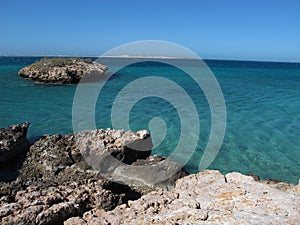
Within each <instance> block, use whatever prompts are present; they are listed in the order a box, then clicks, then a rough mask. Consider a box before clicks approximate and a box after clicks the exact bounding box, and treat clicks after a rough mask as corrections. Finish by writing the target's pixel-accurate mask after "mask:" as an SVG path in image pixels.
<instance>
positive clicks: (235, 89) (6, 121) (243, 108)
mask: <svg viewBox="0 0 300 225" xmlns="http://www.w3.org/2000/svg"><path fill="white" fill-rule="evenodd" d="M36 60H38V58H34V57H0V102H1V108H0V126H1V127H6V126H8V125H10V124H16V123H20V122H24V121H30V122H31V126H30V129H29V134H28V136H29V138H30V140H31V141H33V140H36V139H37V138H38V137H39V136H41V135H42V134H45V133H48V134H54V133H70V132H72V131H73V128H72V104H73V98H74V93H75V90H76V87H77V86H76V85H64V86H63V85H55V86H52V85H42V84H33V83H32V82H31V81H28V80H23V79H21V78H20V77H19V76H18V75H17V72H18V70H19V69H20V68H22V67H24V66H25V65H29V64H30V63H32V62H34V61H36ZM107 60H108V61H107ZM109 60H110V61H109ZM103 63H104V64H109V65H117V64H118V61H117V60H116V59H106V61H105V60H104V61H103ZM206 63H207V64H208V65H209V67H210V68H211V70H212V71H213V73H214V74H215V76H216V78H217V80H218V82H219V84H220V86H221V88H222V91H223V95H224V98H225V102H226V108H227V129H226V134H225V138H224V142H223V145H222V147H221V149H220V151H219V154H218V156H217V158H216V159H215V161H214V162H213V163H212V164H211V166H210V168H211V169H219V170H221V171H222V172H224V173H226V172H230V171H240V172H243V173H254V174H258V175H259V176H261V177H262V178H272V179H280V180H284V181H288V182H294V183H297V182H298V179H299V177H300V175H299V174H300V138H299V137H300V88H299V85H300V64H289V63H262V62H239V61H213V60H208V61H206ZM182 65H183V66H190V67H191V66H193V65H192V63H191V62H188V63H186V64H185V62H184V61H183V62H182ZM145 76H159V77H164V78H167V79H171V80H173V81H174V82H176V83H177V84H179V85H180V86H181V87H182V88H183V89H184V90H185V91H186V92H187V94H188V95H189V96H190V97H191V99H192V100H193V102H194V104H195V106H196V109H197V112H198V115H199V119H200V124H201V126H200V127H201V132H200V137H199V142H198V145H197V148H196V150H195V152H194V154H193V156H192V157H191V159H190V161H189V163H188V164H187V165H186V168H187V169H188V170H189V171H190V172H196V171H197V168H198V164H199V161H200V159H201V156H202V154H203V150H204V149H205V147H206V144H207V141H208V137H209V132H210V128H211V127H210V125H211V124H210V123H211V118H210V110H209V106H208V103H207V100H206V98H205V96H204V94H203V93H202V91H201V89H199V87H198V86H197V85H196V84H195V82H194V81H193V80H192V79H191V78H190V77H189V76H187V75H186V74H184V73H183V72H182V71H181V70H178V69H176V68H174V67H171V66H167V65H164V64H160V63H153V62H148V63H147V62H146V63H145V62H144V63H140V64H133V65H131V66H129V67H126V68H123V69H122V70H120V71H118V72H117V73H116V74H114V75H113V76H112V77H111V79H110V80H109V81H108V82H107V83H106V84H105V85H104V87H103V89H102V91H101V93H100V95H99V97H98V101H97V104H96V108H95V110H96V115H95V119H96V124H97V127H98V128H106V127H111V126H112V123H111V108H112V106H113V102H114V99H115V98H116V96H117V95H118V93H119V92H120V91H121V90H122V88H124V87H125V86H126V85H127V84H128V83H130V82H132V81H134V80H136V79H138V78H142V77H145ZM156 85H157V86H158V87H160V90H161V93H162V94H167V95H179V94H180V93H177V92H176V90H174V92H171V93H164V92H170V90H169V89H167V88H165V87H164V86H163V85H161V84H160V83H157V84H156ZM160 85H161V86H160ZM141 88H142V87H141ZM187 107H188V106H187ZM154 117H160V118H162V119H163V120H164V121H165V124H166V127H167V132H166V134H165V139H164V140H163V141H162V143H161V144H160V145H159V146H158V147H156V148H155V149H154V153H157V154H161V155H166V156H167V155H170V154H171V153H172V151H173V150H174V149H175V147H176V146H177V144H178V140H179V137H180V129H181V125H180V120H179V115H178V113H177V111H176V109H175V108H174V106H172V104H170V102H168V101H166V100H164V99H161V98H157V97H147V98H143V99H141V100H140V101H138V102H137V103H136V104H135V105H134V107H133V108H132V109H131V111H130V115H129V118H130V127H131V129H133V130H137V129H149V122H150V121H151V119H152V118H154ZM191 129H192V128H191Z"/></svg>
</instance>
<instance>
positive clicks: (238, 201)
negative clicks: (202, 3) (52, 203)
mask: <svg viewBox="0 0 300 225" xmlns="http://www.w3.org/2000/svg"><path fill="white" fill-rule="evenodd" d="M292 189H293V190H290V191H289V192H284V191H280V190H278V189H275V188H273V187H270V186H269V185H266V184H262V183H259V182H256V181H254V179H253V178H252V177H250V176H245V175H242V174H240V173H229V174H227V175H226V176H223V175H222V174H221V173H220V172H218V171H208V170H207V171H203V172H200V173H198V174H194V175H189V176H186V177H184V178H181V179H179V180H178V181H177V182H176V187H175V189H173V190H172V191H164V192H161V191H159V192H157V191H154V192H151V193H148V194H146V195H144V196H142V197H141V198H140V199H138V200H136V201H129V202H128V204H127V205H125V204H123V205H120V206H118V207H116V208H115V209H114V210H112V211H104V210H101V209H93V210H91V211H88V212H86V213H84V214H83V217H81V218H80V217H74V218H70V219H69V220H67V221H66V222H65V223H64V224H66V225H67V224H73V225H76V224H77V225H79V224H80V225H83V224H103V225H104V224H106V225H108V224H111V225H117V224H299V223H300V184H298V185H297V186H296V185H294V186H293V187H292ZM291 193H293V194H291Z"/></svg>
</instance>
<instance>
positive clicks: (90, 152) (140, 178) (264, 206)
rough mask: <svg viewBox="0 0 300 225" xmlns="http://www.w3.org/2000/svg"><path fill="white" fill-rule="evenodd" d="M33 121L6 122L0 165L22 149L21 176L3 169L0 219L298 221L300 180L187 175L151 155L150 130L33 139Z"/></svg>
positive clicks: (68, 223)
mask: <svg viewBox="0 0 300 225" xmlns="http://www.w3.org/2000/svg"><path fill="white" fill-rule="evenodd" d="M28 126H29V123H23V124H19V125H13V126H9V127H7V128H2V129H0V138H1V140H0V143H1V144H0V159H1V161H0V162H1V163H0V172H1V171H3V169H4V168H5V165H11V163H12V162H13V161H14V160H17V161H18V160H19V159H18V158H19V157H20V156H22V155H23V156H24V157H23V160H21V161H20V160H19V163H18V175H17V178H16V179H15V180H12V181H4V180H1V177H0V224H28V225H29V224H30V225H31V224H39V225H41V224H43V225H46V224H64V225H85V224H107V225H108V224H111V225H119V224H133V225H136V224H299V222H300V219H299V218H300V184H298V185H294V184H287V183H283V182H280V181H272V180H264V181H261V180H259V177H258V176H254V175H252V176H245V175H242V174H240V173H236V172H234V173H229V174H226V175H222V174H221V173H220V172H219V171H214V170H206V171H202V172H199V173H198V174H192V175H188V174H187V173H186V172H185V170H184V168H182V167H181V166H180V165H179V164H178V163H176V162H173V161H171V160H169V159H166V158H163V157H160V156H156V155H151V149H152V141H151V136H150V134H149V133H148V132H147V131H145V130H142V131H138V132H133V131H124V130H112V129H109V128H108V129H98V130H90V131H82V132H78V133H72V134H65V135H61V134H56V135H44V136H42V137H40V139H39V140H37V141H36V142H35V143H33V144H31V145H30V144H29V142H28V141H27V140H26V133H27V128H28ZM137 149H138V151H137ZM94 159H99V160H98V161H94ZM112 159H115V160H112ZM97 163H99V164H97ZM91 164H92V165H94V166H93V167H91V166H90V165H91ZM99 171H101V173H99ZM0 175H1V173H0Z"/></svg>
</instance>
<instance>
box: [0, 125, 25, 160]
mask: <svg viewBox="0 0 300 225" xmlns="http://www.w3.org/2000/svg"><path fill="white" fill-rule="evenodd" d="M28 127H29V122H26V123H21V124H19V125H12V126H9V127H8V128H0V166H2V165H3V164H4V163H7V162H8V161H10V160H13V159H15V158H16V157H18V156H20V155H21V154H22V153H25V152H26V151H27V150H28V149H29V146H30V144H29V142H28V140H27V138H26V135H27V129H28Z"/></svg>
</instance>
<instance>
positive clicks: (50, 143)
mask: <svg viewBox="0 0 300 225" xmlns="http://www.w3.org/2000/svg"><path fill="white" fill-rule="evenodd" d="M144 133H145V131H139V132H136V133H135V132H132V131H127V132H125V131H124V130H111V129H109V128H108V129H106V130H103V129H100V130H91V131H82V132H79V133H75V134H67V135H60V134H57V135H45V136H43V137H41V138H40V140H38V141H37V142H35V143H34V144H33V145H32V146H31V147H30V150H29V152H28V153H27V156H26V160H25V162H24V164H23V167H22V169H21V170H20V176H19V177H21V178H28V177H30V178H35V179H37V178H43V179H44V178H53V177H63V176H65V175H69V174H71V175H72V174H76V173H77V172H79V171H87V172H90V171H92V170H95V171H96V172H98V173H99V172H101V174H102V175H104V174H105V173H108V172H111V171H113V170H114V169H115V168H116V167H117V166H119V165H123V163H132V162H134V161H136V160H138V159H145V158H147V157H148V156H149V155H150V153H151V148H152V141H151V138H150V136H149V135H145V136H144ZM136 147H139V150H142V151H138V150H137V149H136Z"/></svg>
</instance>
